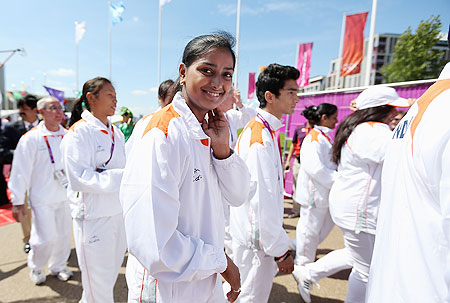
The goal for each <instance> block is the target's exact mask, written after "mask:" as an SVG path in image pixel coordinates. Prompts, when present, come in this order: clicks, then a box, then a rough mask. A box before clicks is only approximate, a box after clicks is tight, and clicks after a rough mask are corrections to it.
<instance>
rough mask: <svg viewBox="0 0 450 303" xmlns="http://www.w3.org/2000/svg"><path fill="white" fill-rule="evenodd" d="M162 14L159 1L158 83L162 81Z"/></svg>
mask: <svg viewBox="0 0 450 303" xmlns="http://www.w3.org/2000/svg"><path fill="white" fill-rule="evenodd" d="M161 16H162V5H161V1H159V26H158V85H159V84H160V83H161V25H162V23H161Z"/></svg>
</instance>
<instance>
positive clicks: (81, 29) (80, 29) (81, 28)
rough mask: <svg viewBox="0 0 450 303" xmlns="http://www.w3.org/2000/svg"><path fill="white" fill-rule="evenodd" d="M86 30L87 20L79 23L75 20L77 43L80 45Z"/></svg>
mask: <svg viewBox="0 0 450 303" xmlns="http://www.w3.org/2000/svg"><path fill="white" fill-rule="evenodd" d="M85 32H86V21H83V22H81V23H78V22H77V21H75V43H76V44H77V45H78V43H79V42H80V40H81V39H83V36H84V33H85Z"/></svg>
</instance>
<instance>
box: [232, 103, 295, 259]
mask: <svg viewBox="0 0 450 303" xmlns="http://www.w3.org/2000/svg"><path fill="white" fill-rule="evenodd" d="M257 112H258V113H259V114H260V115H261V116H262V117H263V118H264V119H265V120H266V121H267V122H268V123H269V125H270V127H271V129H272V133H270V132H269V130H268V129H267V128H266V127H265V126H264V124H263V123H262V121H261V119H260V118H258V117H255V118H253V119H252V120H250V122H249V123H248V124H247V126H246V127H245V129H244V130H243V131H242V133H241V135H240V137H239V141H238V147H237V152H238V154H239V156H241V158H242V159H243V160H244V161H245V163H246V164H247V166H248V169H249V171H250V175H251V181H253V182H255V183H256V192H255V193H254V194H253V195H252V197H251V198H250V200H248V201H246V202H245V203H244V204H243V205H242V206H240V207H232V208H231V210H230V212H231V214H230V221H231V224H230V225H231V235H232V237H233V242H236V243H237V244H239V245H240V246H244V247H247V248H252V249H256V250H263V251H264V253H265V254H266V255H269V256H274V257H279V256H282V255H283V254H284V253H285V252H286V251H287V250H288V244H289V237H288V235H287V233H286V231H285V230H284V229H283V212H284V206H283V203H284V197H283V169H282V165H281V158H280V152H279V149H278V143H277V141H276V136H275V131H276V130H277V129H278V128H280V127H281V126H282V124H281V122H280V120H278V119H277V118H276V117H275V116H273V115H272V114H269V113H268V112H266V111H263V110H261V109H257Z"/></svg>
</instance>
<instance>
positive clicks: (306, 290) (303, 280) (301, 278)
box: [292, 265, 312, 303]
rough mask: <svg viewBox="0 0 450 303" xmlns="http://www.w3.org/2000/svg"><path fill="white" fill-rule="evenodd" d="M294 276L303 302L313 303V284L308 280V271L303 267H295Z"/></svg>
mask: <svg viewBox="0 0 450 303" xmlns="http://www.w3.org/2000/svg"><path fill="white" fill-rule="evenodd" d="M292 275H293V276H294V279H295V281H297V287H298V292H299V293H300V296H302V299H303V301H305V302H306V303H311V286H312V282H311V280H309V278H308V276H309V275H308V269H307V268H306V267H305V266H303V265H294V271H293V272H292Z"/></svg>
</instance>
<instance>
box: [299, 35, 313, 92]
mask: <svg viewBox="0 0 450 303" xmlns="http://www.w3.org/2000/svg"><path fill="white" fill-rule="evenodd" d="M312 47H313V43H312V42H309V43H302V44H300V45H299V47H298V61H297V69H298V71H299V72H300V77H298V79H297V84H298V86H299V87H300V88H302V87H305V86H307V85H308V84H309V72H310V71H311V53H312Z"/></svg>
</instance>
